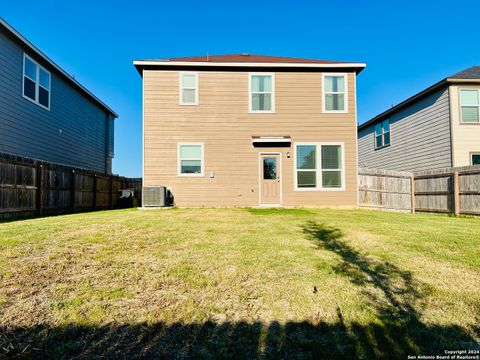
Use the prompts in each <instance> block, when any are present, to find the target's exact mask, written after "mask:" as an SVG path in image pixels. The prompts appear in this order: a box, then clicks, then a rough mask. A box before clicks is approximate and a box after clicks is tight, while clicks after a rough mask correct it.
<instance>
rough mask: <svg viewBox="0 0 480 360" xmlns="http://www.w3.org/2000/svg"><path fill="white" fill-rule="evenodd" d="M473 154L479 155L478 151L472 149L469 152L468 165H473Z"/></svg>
mask: <svg viewBox="0 0 480 360" xmlns="http://www.w3.org/2000/svg"><path fill="white" fill-rule="evenodd" d="M474 156H480V151H473V152H471V153H470V166H474V165H473V157H474Z"/></svg>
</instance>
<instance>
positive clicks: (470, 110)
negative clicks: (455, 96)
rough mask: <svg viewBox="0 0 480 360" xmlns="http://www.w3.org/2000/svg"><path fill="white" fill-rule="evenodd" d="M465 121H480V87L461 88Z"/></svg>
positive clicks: (463, 118) (463, 119) (461, 103)
mask: <svg viewBox="0 0 480 360" xmlns="http://www.w3.org/2000/svg"><path fill="white" fill-rule="evenodd" d="M460 107H461V112H462V122H463V123H480V89H462V90H460Z"/></svg>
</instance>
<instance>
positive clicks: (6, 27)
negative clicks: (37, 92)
mask: <svg viewBox="0 0 480 360" xmlns="http://www.w3.org/2000/svg"><path fill="white" fill-rule="evenodd" d="M0 31H5V32H6V33H8V34H9V35H10V36H12V37H13V38H15V39H16V40H17V41H18V42H19V43H21V44H22V45H23V46H25V47H26V48H27V49H28V50H30V51H31V52H32V53H34V54H35V55H36V56H37V57H38V58H40V59H42V60H43V62H45V63H46V64H48V65H49V67H50V68H51V69H52V70H54V71H55V72H56V73H57V74H58V75H60V76H61V77H62V78H63V79H64V80H66V81H67V82H68V83H69V84H70V85H72V86H73V87H74V88H75V89H77V90H79V91H80V92H81V93H82V94H83V95H85V96H86V97H88V98H89V99H90V100H92V101H93V102H94V103H96V104H97V105H100V106H101V107H102V108H104V109H105V110H106V111H107V112H109V113H110V114H111V115H113V117H115V118H118V114H117V113H116V112H115V111H113V110H112V109H111V108H110V107H109V106H108V105H106V104H105V103H104V102H102V101H101V100H100V99H99V98H97V97H96V96H95V95H93V94H92V93H91V92H90V91H89V90H88V89H87V88H86V87H84V86H83V85H82V84H80V83H79V82H78V81H77V80H75V79H74V78H73V77H72V76H71V75H70V74H68V73H67V72H66V71H65V70H63V69H62V68H61V67H60V66H58V65H57V64H56V63H55V62H54V61H53V60H51V59H50V58H49V57H48V56H47V55H45V54H44V53H43V52H41V51H40V50H39V49H38V48H37V47H35V46H34V45H33V44H32V43H31V42H30V41H28V40H27V39H26V38H24V37H23V36H22V35H21V34H20V33H19V32H18V31H17V30H15V29H14V28H13V27H12V26H11V25H10V24H8V23H7V22H6V21H5V20H4V19H3V18H1V17H0Z"/></svg>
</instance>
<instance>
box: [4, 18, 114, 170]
mask: <svg viewBox="0 0 480 360" xmlns="http://www.w3.org/2000/svg"><path fill="white" fill-rule="evenodd" d="M116 117H117V114H115V112H113V110H111V109H110V108H109V107H108V106H107V105H105V104H104V103H103V102H101V101H100V100H99V99H98V98H97V97H95V96H94V95H93V94H92V93H90V92H89V91H88V90H87V89H85V88H84V87H83V86H82V85H80V83H78V82H77V81H76V80H75V79H74V78H73V77H72V76H70V75H68V74H67V73H66V72H65V71H64V70H62V69H61V68H60V67H59V66H58V65H56V64H55V63H54V62H53V61H52V60H50V59H49V58H48V57H47V56H46V55H44V54H43V53H42V52H41V51H40V50H38V49H37V48H36V47H35V46H33V45H32V44H31V43H30V42H28V40H26V39H25V38H24V37H23V36H22V35H20V34H19V33H18V32H17V31H15V30H14V29H13V28H12V27H11V26H10V25H9V24H7V23H6V22H5V21H4V20H3V19H1V18H0V152H2V153H11V154H15V155H21V156H25V157H31V158H35V159H39V160H43V161H48V162H53V163H59V164H64V165H70V166H75V167H81V168H85V169H88V170H94V171H97V172H102V173H111V171H112V158H113V156H114V152H113V150H114V148H113V140H114V139H113V127H114V125H113V123H114V119H115V118H116Z"/></svg>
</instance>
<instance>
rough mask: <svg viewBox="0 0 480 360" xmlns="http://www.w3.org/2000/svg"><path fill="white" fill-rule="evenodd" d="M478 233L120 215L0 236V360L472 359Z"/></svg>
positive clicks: (327, 216) (272, 217) (303, 218)
mask: <svg viewBox="0 0 480 360" xmlns="http://www.w3.org/2000/svg"><path fill="white" fill-rule="evenodd" d="M479 324H480V219H475V218H454V217H448V216H443V215H422V214H417V215H410V214H396V213H384V212H377V211H367V210H364V211H362V210H329V209H320V210H306V209H299V210H255V209H171V210H155V211H138V210H117V211H104V212H95V213H88V214H76V215H68V216H58V217H50V218H43V219H32V220H23V221H13V222H8V223H0V358H1V357H4V356H6V357H19V358H22V357H25V358H43V357H45V356H48V357H53V358H62V357H63V358H71V357H79V358H91V357H94V358H95V357H98V358H103V357H107V358H113V357H123V358H135V357H147V358H148V357H152V358H191V357H195V358H197V357H201V358H231V357H237V358H280V357H283V358H321V357H328V358H332V357H334V358H335V357H338V358H377V357H403V358H406V355H413V354H423V355H426V354H442V353H443V350H444V349H449V350H458V349H479V348H480V346H479V344H480V325H479Z"/></svg>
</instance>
